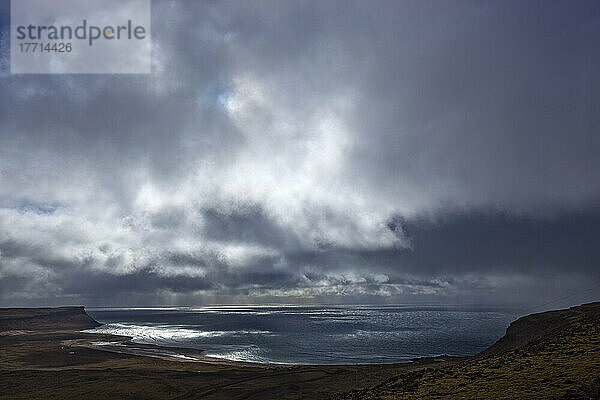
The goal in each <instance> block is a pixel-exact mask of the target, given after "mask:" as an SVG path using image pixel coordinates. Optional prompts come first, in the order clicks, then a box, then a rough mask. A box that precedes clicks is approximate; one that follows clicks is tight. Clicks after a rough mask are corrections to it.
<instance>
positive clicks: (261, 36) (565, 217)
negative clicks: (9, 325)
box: [0, 1, 600, 305]
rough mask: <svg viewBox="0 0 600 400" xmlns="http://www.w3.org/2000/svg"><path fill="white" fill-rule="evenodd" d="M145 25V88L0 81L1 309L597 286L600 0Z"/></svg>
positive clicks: (471, 296)
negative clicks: (148, 43)
mask: <svg viewBox="0 0 600 400" xmlns="http://www.w3.org/2000/svg"><path fill="white" fill-rule="evenodd" d="M3 7H4V8H3ZM3 7H0V34H1V35H2V37H1V38H0V42H1V43H2V53H1V55H0V63H1V64H2V65H3V66H6V65H7V62H8V58H7V57H8V52H7V51H6V43H7V41H6V35H5V34H4V33H1V32H7V30H6V29H5V27H6V26H7V22H8V20H7V17H8V12H7V11H6V8H5V6H3ZM153 16H154V18H153V21H152V30H153V32H152V37H153V41H154V43H153V46H154V47H153V73H152V74H151V75H150V76H141V75H140V76H135V75H132V76H129V75H127V76H125V75H123V76H117V75H114V76H110V75H54V76H51V75H10V74H8V73H7V70H6V68H4V69H3V70H4V71H5V72H4V73H3V75H1V76H0V88H1V93H2V95H1V97H0V288H1V289H2V291H1V293H0V302H1V303H3V304H25V303H27V302H30V303H31V304H34V303H35V304H42V303H48V304H50V303H56V304H58V303H65V302H72V301H73V300H72V299H80V300H81V301H82V302H86V303H87V304H95V305H110V304H123V305H128V304H165V303H169V304H197V303H208V302H261V301H285V302H287V301H290V302H291V301H298V302H310V301H325V302H338V301H339V302H351V301H365V302H379V301H386V302H393V301H413V300H415V299H418V300H423V301H482V302H488V303H493V302H503V301H526V302H532V301H534V302H536V301H537V299H538V298H540V297H544V296H553V295H557V294H560V293H563V292H564V293H567V292H569V291H571V290H576V289H577V288H579V287H581V286H582V285H585V283H586V282H589V281H593V280H594V279H598V277H597V272H596V270H597V268H598V264H599V263H600V259H599V256H598V252H597V250H596V249H595V244H596V243H598V239H599V236H600V228H598V226H600V224H599V222H600V217H599V215H600V214H599V212H598V209H597V207H598V202H599V201H600V185H599V184H598V182H600V176H599V172H598V171H600V164H599V162H598V160H599V159H600V139H599V136H598V135H597V134H596V133H597V132H598V130H599V128H600V124H599V118H600V110H599V109H598V107H599V106H598V105H599V104H600V102H599V101H598V100H599V99H598V93H599V92H598V89H599V84H600V81H599V78H598V72H597V71H598V70H599V69H598V66H599V62H598V61H599V57H600V48H599V45H600V7H599V6H598V3H597V2H594V1H589V2H588V1H579V2H577V3H569V4H567V3H565V2H559V1H551V2H548V1H543V2H537V1H525V2H523V1H504V2H497V1H493V2H491V1H477V2H475V1H473V2H465V1H460V2H454V1H444V2H439V1H437V2H429V1H403V2H397V1H393V2H392V1H375V2H358V1H357V2H348V1H344V2H337V1H302V2H300V1H297V2H296V1H293V2H292V1H288V2H279V1H253V2H246V3H240V2H193V3H192V2H175V1H154V2H153ZM27 299H29V300H27Z"/></svg>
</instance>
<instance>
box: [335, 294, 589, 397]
mask: <svg viewBox="0 0 600 400" xmlns="http://www.w3.org/2000/svg"><path fill="white" fill-rule="evenodd" d="M334 399H337V400H341V399H361V400H362V399H387V400H392V399H600V303H591V304H585V305H582V306H578V307H572V308H570V309H568V310H557V311H549V312H544V313H539V314H532V315H528V316H525V317H522V318H519V319H518V320H516V321H515V322H513V323H512V324H511V325H510V326H509V328H508V329H507V331H506V335H505V336H504V337H502V338H501V339H500V340H499V341H498V342H496V343H495V344H494V345H492V346H491V347H490V348H488V349H487V350H485V351H483V352H482V353H481V354H479V355H478V356H477V357H474V358H472V359H469V360H466V361H463V362H460V363H457V364H455V365H452V366H447V367H443V368H438V369H430V368H428V369H422V370H419V371H414V372H410V373H406V374H400V375H398V376H395V377H393V378H390V379H388V380H386V381H385V382H383V383H381V384H379V385H377V386H374V387H371V388H367V389H363V390H354V391H351V392H347V393H343V394H339V395H336V396H334Z"/></svg>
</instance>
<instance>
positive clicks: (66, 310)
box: [0, 306, 102, 332]
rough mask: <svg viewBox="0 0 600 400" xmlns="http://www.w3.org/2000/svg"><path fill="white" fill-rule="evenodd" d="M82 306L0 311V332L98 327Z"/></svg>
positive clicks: (6, 309) (5, 309) (97, 323)
mask: <svg viewBox="0 0 600 400" xmlns="http://www.w3.org/2000/svg"><path fill="white" fill-rule="evenodd" d="M100 325H102V324H100V323H99V322H97V321H95V320H94V319H93V318H91V317H90V316H89V315H87V313H86V312H85V308H84V307H83V306H74V307H56V308H4V309H0V332H2V331H11V330H35V331H58V330H83V329H92V328H95V327H97V326H100Z"/></svg>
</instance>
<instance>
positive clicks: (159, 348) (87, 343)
mask: <svg viewBox="0 0 600 400" xmlns="http://www.w3.org/2000/svg"><path fill="white" fill-rule="evenodd" d="M81 333H84V334H90V335H97V336H99V338H98V339H99V340H93V341H92V340H91V339H85V340H78V341H76V342H74V343H72V344H71V345H74V346H78V347H86V348H90V349H95V350H100V351H106V352H111V353H118V354H129V355H135V356H142V357H155V358H160V359H165V360H170V361H179V362H199V363H205V364H216V365H231V366H239V367H263V368H270V367H323V366H326V367H342V366H343V367H348V366H351V367H352V366H355V367H360V366H373V365H389V366H400V365H411V364H412V365H421V364H429V363H440V362H447V361H462V360H467V359H471V358H474V357H475V356H476V355H471V356H450V355H446V354H441V355H436V356H423V357H415V358H411V359H409V360H407V361H404V362H390V363H381V362H377V363H354V364H352V363H333V364H314V363H313V364H310V363H284V362H255V361H241V360H230V359H227V358H220V357H211V356H207V355H206V354H204V352H205V351H206V350H202V349H195V348H187V347H178V346H163V345H157V344H149V343H139V342H135V341H134V339H133V338H132V337H131V336H121V335H110V336H111V339H112V340H111V339H107V340H100V339H102V337H103V336H104V337H105V339H106V336H108V335H107V334H105V333H94V332H89V331H81Z"/></svg>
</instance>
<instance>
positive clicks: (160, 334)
mask: <svg viewBox="0 0 600 400" xmlns="http://www.w3.org/2000/svg"><path fill="white" fill-rule="evenodd" d="M86 311H87V312H88V314H89V315H90V316H92V317H93V318H94V319H95V320H97V321H99V322H101V323H103V324H105V325H103V326H100V327H98V328H96V329H93V330H90V331H88V332H98V333H113V334H119V335H127V336H131V337H133V341H134V342H136V343H145V344H155V345H162V346H171V347H185V348H194V349H202V350H204V351H205V354H206V355H207V356H211V357H218V358H222V359H228V360H235V361H249V362H262V363H285V364H369V363H397V362H407V361H409V360H410V359H412V358H416V357H430V356H438V355H442V354H447V355H453V356H467V355H474V354H476V353H478V352H480V351H482V350H484V349H485V348H487V347H488V346H490V345H491V344H493V343H494V342H495V341H496V340H498V339H499V338H500V337H501V336H502V335H504V332H505V331H506V328H507V327H508V325H509V323H510V322H511V321H512V320H514V319H515V318H516V317H517V316H518V315H517V314H516V312H515V311H514V310H504V309H502V310H501V309H482V308H468V307H440V306H408V305H399V306H211V307H174V308H87V309H86Z"/></svg>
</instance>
